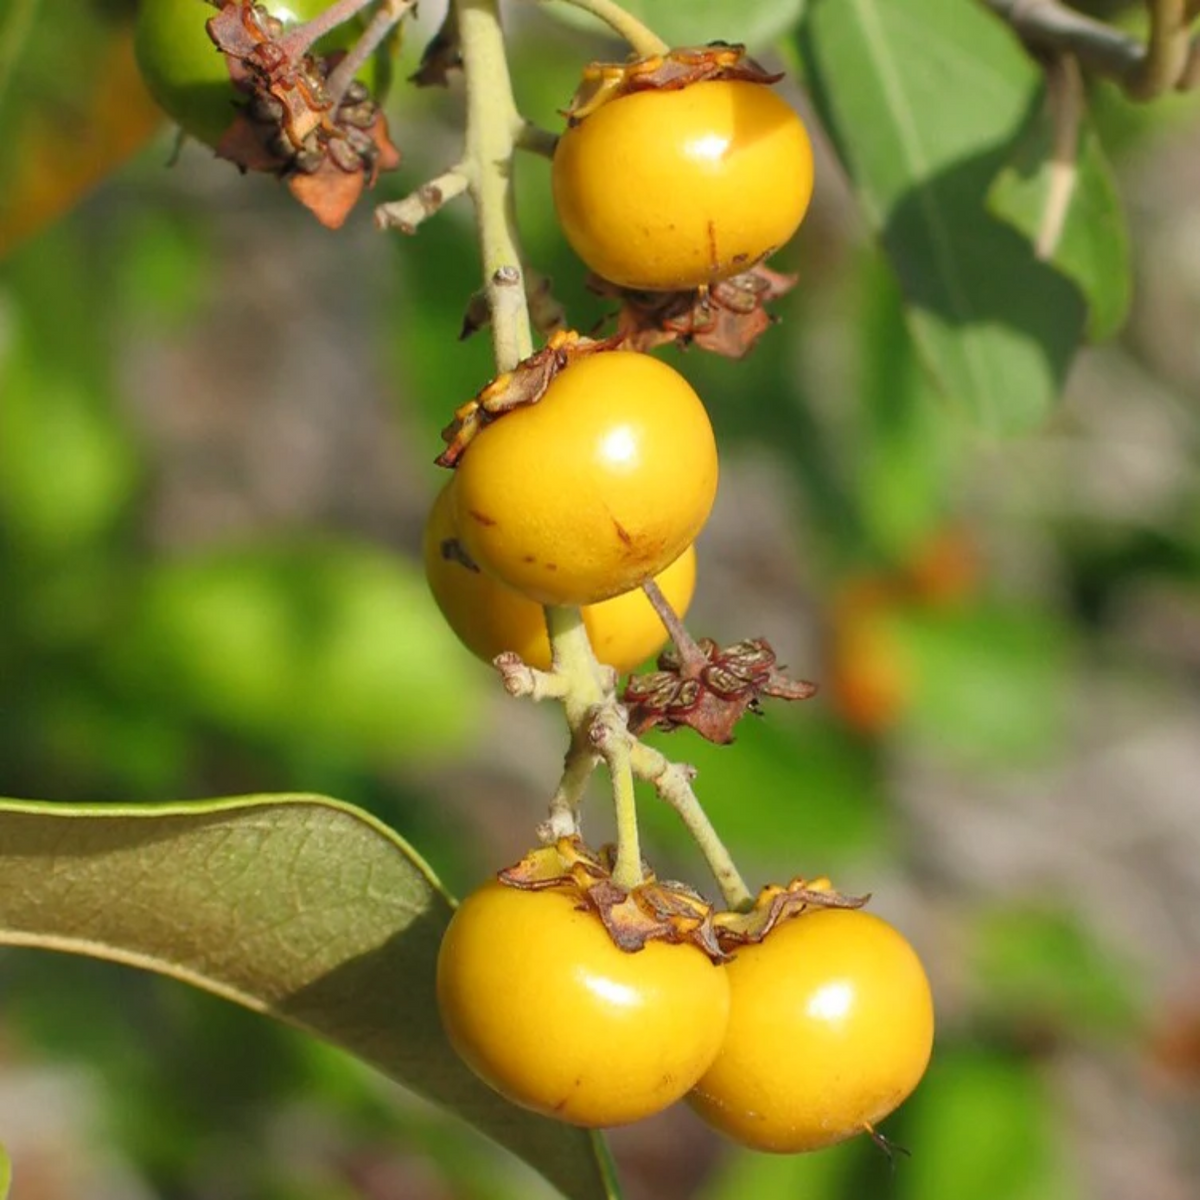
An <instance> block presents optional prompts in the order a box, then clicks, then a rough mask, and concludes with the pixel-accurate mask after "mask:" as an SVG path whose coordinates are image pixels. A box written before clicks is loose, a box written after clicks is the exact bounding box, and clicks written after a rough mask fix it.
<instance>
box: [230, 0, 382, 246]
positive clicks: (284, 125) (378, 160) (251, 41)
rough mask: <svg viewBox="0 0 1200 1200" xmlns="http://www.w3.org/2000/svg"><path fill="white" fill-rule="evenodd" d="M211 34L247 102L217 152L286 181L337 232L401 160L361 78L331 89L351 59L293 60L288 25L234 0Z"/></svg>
mask: <svg viewBox="0 0 1200 1200" xmlns="http://www.w3.org/2000/svg"><path fill="white" fill-rule="evenodd" d="M207 28H208V33H209V37H211V38H212V40H213V43H214V44H215V45H216V46H217V48H218V49H220V50H221V51H222V52H223V53H224V54H225V59H226V62H227V63H228V66H229V77H230V79H231V80H232V82H233V85H234V87H235V88H236V89H237V90H238V91H240V92H242V93H244V94H245V96H246V104H245V105H244V106H243V107H242V108H241V109H239V110H238V111H237V112H236V114H235V115H234V117H233V120H232V122H231V124H230V126H229V129H228V130H226V132H225V135H224V136H223V137H222V139H221V141H220V143H219V144H218V146H217V153H218V154H219V155H220V156H221V157H222V158H227V159H229V160H230V161H231V162H234V163H236V164H237V165H238V166H240V167H241V168H242V169H243V170H247V171H267V172H270V173H272V174H275V175H278V176H279V177H280V178H282V179H284V180H285V181H286V183H287V186H288V189H289V190H290V191H291V193H292V194H293V195H294V196H295V197H296V199H297V200H299V201H300V203H301V204H303V205H304V206H305V207H306V208H308V209H309V210H310V211H311V212H312V213H313V215H314V216H316V218H317V219H318V220H319V221H320V222H321V223H322V224H323V225H326V226H328V227H329V228H330V229H336V228H338V227H339V226H340V225H341V224H342V222H343V221H345V219H346V217H347V215H348V214H349V212H350V210H351V209H352V208H353V207H354V205H355V204H356V203H357V201H358V198H359V197H360V196H361V195H362V193H363V190H364V189H365V188H367V187H370V186H372V185H374V183H375V180H376V178H377V177H378V175H379V172H380V171H389V170H392V169H394V168H395V167H396V166H398V165H399V163H400V152H399V150H397V149H396V147H395V146H394V145H393V144H392V142H391V140H390V138H389V136H388V129H387V120H386V118H385V117H384V116H383V114H382V113H381V112H380V111H379V109H378V107H377V106H376V104H375V103H374V101H373V100H372V98H371V96H370V93H369V92H368V91H367V89H366V88H365V87H364V86H363V85H362V84H361V83H359V82H357V81H351V82H350V83H349V84H348V86H346V88H345V89H344V91H341V92H340V94H338V93H336V92H334V91H333V90H331V88H330V87H329V81H330V76H331V75H332V74H333V72H334V69H335V68H336V67H337V64H338V63H339V62H341V60H342V58H343V57H344V55H343V54H342V53H340V52H339V53H338V54H330V55H313V54H302V55H298V56H293V55H292V54H290V53H289V52H288V50H287V48H286V46H285V44H284V43H283V41H282V38H283V32H284V31H283V26H282V24H281V23H280V22H279V21H278V20H277V19H275V18H274V17H272V16H270V14H268V13H267V12H266V10H265V9H262V8H261V7H258V6H256V5H255V4H253V3H252V2H251V0H226V3H225V4H224V5H223V6H222V8H221V11H220V12H219V13H217V14H216V16H214V17H212V18H211V19H210V20H209V22H208V26H207Z"/></svg>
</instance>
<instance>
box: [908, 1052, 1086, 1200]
mask: <svg viewBox="0 0 1200 1200" xmlns="http://www.w3.org/2000/svg"><path fill="white" fill-rule="evenodd" d="M901 1115H902V1118H903V1131H902V1133H901V1135H900V1136H902V1138H903V1140H904V1143H905V1144H906V1145H909V1146H912V1147H913V1148H914V1149H916V1150H917V1152H916V1153H914V1154H913V1156H912V1159H911V1160H906V1161H905V1162H904V1164H903V1169H902V1170H898V1171H897V1172H896V1174H895V1177H894V1178H895V1184H896V1189H895V1194H896V1196H897V1197H898V1200H964V1197H967V1196H969V1197H971V1200H1070V1198H1071V1197H1073V1196H1074V1195H1075V1194H1076V1190H1075V1188H1074V1186H1073V1181H1072V1180H1071V1179H1070V1178H1069V1177H1068V1175H1067V1172H1066V1170H1065V1168H1064V1164H1063V1163H1062V1161H1061V1160H1060V1157H1059V1154H1058V1149H1057V1147H1058V1144H1059V1142H1060V1140H1061V1135H1059V1134H1058V1132H1057V1130H1056V1128H1055V1125H1056V1119H1055V1118H1056V1110H1055V1106H1054V1104H1053V1102H1052V1100H1051V1097H1050V1095H1049V1092H1048V1090H1047V1088H1046V1086H1045V1084H1044V1083H1043V1081H1042V1079H1041V1078H1040V1076H1039V1074H1038V1073H1037V1071H1036V1070H1035V1069H1034V1068H1033V1067H1032V1066H1031V1065H1028V1064H1026V1063H1023V1062H1021V1061H1020V1060H1018V1059H1015V1058H1012V1057H1010V1056H1007V1055H1003V1054H999V1053H996V1052H993V1051H989V1050H979V1049H972V1050H966V1051H964V1050H957V1049H950V1048H948V1047H943V1048H940V1049H939V1048H935V1050H934V1056H933V1062H932V1064H931V1065H930V1069H929V1073H928V1074H927V1075H926V1077H925V1079H924V1081H923V1082H922V1083H921V1086H920V1087H919V1088H918V1089H917V1091H916V1094H915V1095H914V1096H913V1098H912V1099H911V1100H910V1101H909V1102H908V1104H907V1105H906V1106H905V1107H904V1108H903V1109H901ZM893 1133H895V1131H893Z"/></svg>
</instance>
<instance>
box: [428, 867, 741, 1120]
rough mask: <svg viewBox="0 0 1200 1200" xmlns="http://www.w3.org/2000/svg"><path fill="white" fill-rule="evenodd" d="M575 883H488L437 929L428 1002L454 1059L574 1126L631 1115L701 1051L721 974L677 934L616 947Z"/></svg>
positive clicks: (692, 1071) (715, 1016)
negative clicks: (542, 886) (433, 997)
mask: <svg viewBox="0 0 1200 1200" xmlns="http://www.w3.org/2000/svg"><path fill="white" fill-rule="evenodd" d="M579 904H580V899H579V894H578V892H576V891H574V890H566V889H562V888H550V889H547V890H544V891H523V890H520V889H518V888H512V887H507V886H505V885H503V884H501V883H499V882H497V881H492V882H490V883H486V884H484V886H483V887H481V888H480V889H479V890H478V891H476V892H473V893H472V894H471V895H470V896H468V897H467V899H466V900H464V901H463V903H462V905H461V906H460V907H459V909H458V911H457V912H456V913H455V915H454V918H453V920H452V921H451V922H450V926H449V928H448V929H447V930H446V935H445V938H444V939H443V941H442V947H441V953H440V954H439V956H438V965H437V994H438V1004H439V1007H440V1011H441V1015H442V1023H443V1025H444V1026H445V1029H446V1033H447V1035H448V1036H449V1038H450V1041H451V1043H452V1044H453V1046H454V1048H455V1049H456V1050H457V1051H458V1053H459V1054H460V1055H461V1056H462V1058H463V1059H464V1060H465V1061H466V1063H467V1065H468V1066H469V1067H470V1068H471V1069H472V1070H473V1071H475V1073H476V1074H477V1075H479V1076H480V1077H481V1078H482V1079H484V1080H485V1081H486V1082H487V1083H489V1084H490V1085H491V1086H492V1087H493V1088H495V1089H496V1091H498V1092H499V1093H500V1094H501V1095H503V1096H505V1097H507V1098H508V1099H509V1100H511V1101H513V1103H515V1104H519V1105H522V1106H523V1107H525V1108H530V1109H533V1110H534V1111H535V1112H540V1113H544V1114H545V1115H546V1116H549V1117H554V1118H556V1119H558V1120H560V1121H567V1122H569V1123H571V1124H573V1125H584V1126H588V1127H602V1126H608V1125H623V1124H626V1123H628V1122H630V1121H637V1120H640V1119H641V1118H642V1117H647V1116H650V1115H651V1114H652V1113H655V1112H658V1111H660V1110H661V1109H663V1108H666V1107H667V1106H668V1105H669V1104H672V1103H674V1102H675V1101H676V1100H679V1099H680V1098H682V1097H683V1095H684V1094H685V1093H686V1092H687V1091H688V1089H689V1088H690V1087H691V1086H692V1084H694V1083H695V1082H696V1080H697V1079H699V1078H700V1076H701V1075H702V1074H703V1073H704V1071H705V1069H706V1068H707V1067H708V1065H709V1063H711V1062H712V1060H713V1057H714V1056H715V1055H716V1053H717V1050H718V1048H719V1047H720V1045H721V1040H722V1038H723V1036H724V1033H725V1023H726V1020H727V1019H728V1015H729V984H728V982H727V980H726V978H725V972H724V968H723V967H717V966H714V965H713V964H712V963H711V962H710V961H709V959H708V957H707V956H706V955H705V954H703V953H702V952H701V951H700V950H698V949H696V948H695V947H694V946H689V945H674V946H673V945H668V944H666V943H665V942H649V943H648V944H647V945H646V947H645V948H644V949H643V950H639V951H637V952H636V953H633V954H629V953H626V952H625V951H623V950H619V949H617V947H616V946H615V945H613V942H612V940H611V939H610V938H609V936H608V933H607V932H606V931H605V929H604V926H603V925H602V924H601V923H600V919H599V918H598V917H597V916H596V915H595V913H593V912H592V911H590V910H582V909H581V908H580V907H579Z"/></svg>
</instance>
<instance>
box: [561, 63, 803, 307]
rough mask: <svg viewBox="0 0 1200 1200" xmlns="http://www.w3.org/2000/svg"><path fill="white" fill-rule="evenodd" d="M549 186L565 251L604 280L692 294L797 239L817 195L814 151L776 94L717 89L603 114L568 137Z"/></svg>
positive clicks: (642, 101) (615, 104)
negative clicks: (571, 251) (814, 191)
mask: <svg viewBox="0 0 1200 1200" xmlns="http://www.w3.org/2000/svg"><path fill="white" fill-rule="evenodd" d="M551 181H552V185H553V190H554V203H555V207H556V209H557V211H558V219H559V222H560V224H561V225H562V228H563V232H564V233H565V234H566V237H567V241H569V242H570V243H571V247H572V248H573V249H574V251H575V253H576V254H578V255H579V257H580V258H581V259H583V261H584V262H585V263H586V264H587V265H588V266H589V267H590V268H591V269H592V270H593V271H595V272H596V274H598V275H602V276H603V277H604V278H605V279H609V280H611V281H612V282H613V283H617V284H620V285H621V286H622V287H627V288H638V289H642V290H645V291H675V290H683V289H689V288H696V287H700V286H702V285H703V284H706V283H711V282H713V281H715V280H718V279H724V278H726V277H727V276H730V275H736V274H738V273H739V272H741V271H745V270H746V269H747V268H748V267H750V266H751V265H752V264H754V263H755V262H757V261H758V260H760V259H762V258H764V257H765V256H766V255H768V254H770V253H771V252H772V251H774V250H776V249H778V248H779V247H780V246H782V245H783V244H784V243H785V242H787V241H788V240H789V239H790V238H791V236H792V234H794V233H795V232H796V229H797V228H798V226H799V225H800V222H801V220H802V219H803V217H804V214H805V212H806V211H807V209H808V203H809V200H810V199H811V197H812V187H813V160H812V146H811V144H810V142H809V139H808V134H807V133H806V132H805V129H804V124H803V122H802V121H801V120H800V117H799V116H798V115H797V114H796V112H795V111H794V110H793V109H792V108H791V106H790V105H789V104H788V103H787V102H786V101H785V100H783V99H781V98H780V97H779V96H778V95H777V94H776V93H775V92H774V91H773V90H772V89H771V88H770V87H769V86H768V85H766V84H761V83H745V82H733V81H724V80H718V81H712V82H707V83H696V84H692V85H691V86H689V87H685V88H681V89H679V90H678V91H645V92H634V93H632V94H630V95H627V96H622V97H620V98H619V99H617V100H611V101H609V102H608V103H606V104H603V105H601V106H600V107H599V108H598V109H597V110H596V111H595V112H593V113H591V114H590V115H588V116H586V117H585V118H584V119H583V120H582V121H581V122H580V123H579V124H578V125H576V126H573V127H572V128H569V129H567V131H566V132H565V133H564V134H563V135H562V137H561V138H559V141H558V147H557V149H556V151H555V154H554V164H553V170H552V175H551Z"/></svg>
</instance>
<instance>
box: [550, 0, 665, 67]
mask: <svg viewBox="0 0 1200 1200" xmlns="http://www.w3.org/2000/svg"><path fill="white" fill-rule="evenodd" d="M563 3H566V4H570V5H572V6H574V7H575V8H579V9H582V10H583V11H584V12H588V13H591V14H592V16H593V17H596V18H597V20H600V21H603V22H604V24H605V25H607V26H608V27H609V29H611V30H612V31H613V32H614V33H615V34H617V36H618V37H622V38H624V39H625V40H626V41H627V42H628V43H629V44H630V46H632V47H633V49H634V51H635V53H637V54H638V55H639V56H640V57H642V58H652V57H654V56H655V55H656V54H665V53H666V52H667V51H668V50H669V49H670V47H669V46H668V45H667V43H666V42H664V41H663V40H662V38H660V37H659V36H658V35H657V34H655V33H654V32H653V31H652V30H650V29H648V28H647V27H646V26H645V25H643V24H642V22H641V21H639V20H638V19H637V18H636V17H635V16H633V15H632V14H631V13H627V12H626V11H625V10H624V9H623V8H622V7H621V6H620V5H619V4H615V3H613V0H563Z"/></svg>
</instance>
